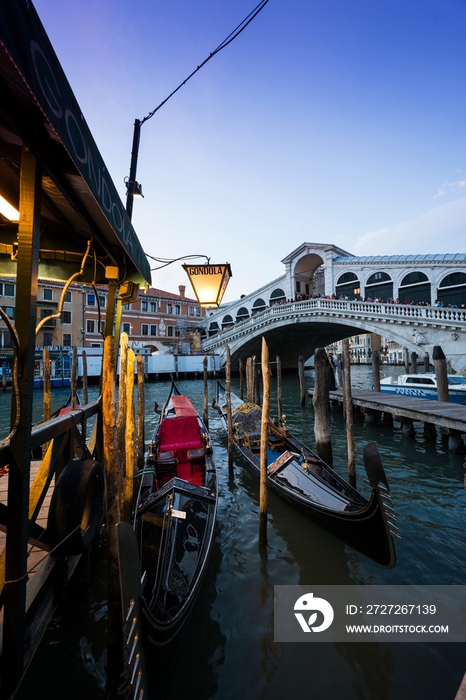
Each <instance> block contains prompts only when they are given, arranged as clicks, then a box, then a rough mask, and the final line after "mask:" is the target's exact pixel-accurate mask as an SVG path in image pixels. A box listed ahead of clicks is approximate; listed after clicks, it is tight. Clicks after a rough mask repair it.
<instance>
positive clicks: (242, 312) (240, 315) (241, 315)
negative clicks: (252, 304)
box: [236, 306, 249, 323]
mask: <svg viewBox="0 0 466 700" xmlns="http://www.w3.org/2000/svg"><path fill="white" fill-rule="evenodd" d="M246 318H249V311H248V310H247V308H246V307H245V306H242V307H241V308H240V309H238V311H237V313H236V322H237V323H239V321H244V320H245V319H246Z"/></svg>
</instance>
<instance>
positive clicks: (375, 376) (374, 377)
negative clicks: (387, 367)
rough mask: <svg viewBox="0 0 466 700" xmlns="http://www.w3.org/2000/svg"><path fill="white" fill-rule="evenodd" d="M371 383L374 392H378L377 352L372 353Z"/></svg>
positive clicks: (378, 364) (378, 362)
mask: <svg viewBox="0 0 466 700" xmlns="http://www.w3.org/2000/svg"><path fill="white" fill-rule="evenodd" d="M371 360H372V383H373V385H374V391H378V392H380V357H379V353H378V351H377V350H374V351H373V353H372V357H371Z"/></svg>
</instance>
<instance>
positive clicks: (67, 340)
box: [63, 333, 71, 347]
mask: <svg viewBox="0 0 466 700" xmlns="http://www.w3.org/2000/svg"><path fill="white" fill-rule="evenodd" d="M63 345H66V346H67V347H71V333H63Z"/></svg>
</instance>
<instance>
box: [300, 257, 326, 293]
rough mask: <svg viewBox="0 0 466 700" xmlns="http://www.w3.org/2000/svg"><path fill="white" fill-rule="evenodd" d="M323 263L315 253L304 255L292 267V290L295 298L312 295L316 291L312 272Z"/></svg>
mask: <svg viewBox="0 0 466 700" xmlns="http://www.w3.org/2000/svg"><path fill="white" fill-rule="evenodd" d="M323 264H324V261H323V260H322V258H321V257H320V255H317V254H316V253H310V254H309V255H304V256H303V257H302V258H300V259H299V260H298V262H297V263H296V265H295V268H294V290H295V295H296V298H298V299H299V297H301V298H307V297H312V296H313V295H314V294H316V293H317V290H316V289H315V284H314V273H315V272H316V270H317V269H318V268H319V267H321V265H323Z"/></svg>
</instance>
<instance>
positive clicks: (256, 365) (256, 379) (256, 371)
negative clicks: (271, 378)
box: [252, 355, 261, 406]
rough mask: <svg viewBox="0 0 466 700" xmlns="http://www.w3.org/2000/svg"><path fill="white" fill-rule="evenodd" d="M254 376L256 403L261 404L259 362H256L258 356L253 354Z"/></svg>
mask: <svg viewBox="0 0 466 700" xmlns="http://www.w3.org/2000/svg"><path fill="white" fill-rule="evenodd" d="M252 373H253V374H252V376H253V384H254V403H256V404H257V405H258V406H260V403H261V392H260V386H259V363H258V362H256V356H255V355H253V356H252Z"/></svg>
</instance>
